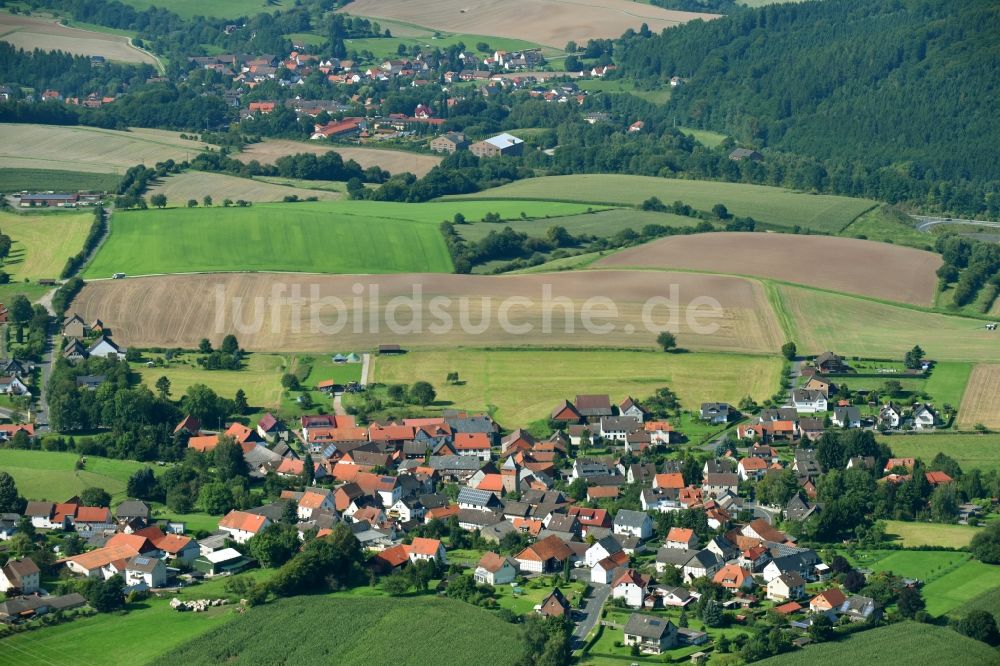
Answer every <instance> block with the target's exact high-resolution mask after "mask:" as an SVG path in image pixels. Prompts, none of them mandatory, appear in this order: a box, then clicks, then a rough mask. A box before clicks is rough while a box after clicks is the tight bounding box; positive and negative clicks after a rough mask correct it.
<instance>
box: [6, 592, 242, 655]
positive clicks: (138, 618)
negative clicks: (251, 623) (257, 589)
mask: <svg viewBox="0 0 1000 666" xmlns="http://www.w3.org/2000/svg"><path fill="white" fill-rule="evenodd" d="M200 588H201V586H199V587H195V588H192V591H199V590H200ZM220 592H221V590H220ZM181 594H184V593H183V592H182V593H181ZM215 596H216V597H218V596H221V595H220V594H218V593H217V594H216V595H215ZM129 609H130V610H129V612H128V613H124V614H119V613H101V614H98V615H91V616H89V617H84V618H76V619H73V620H72V621H70V622H64V623H63V624H59V625H56V626H52V627H44V628H41V629H37V630H35V631H26V632H24V633H20V634H15V635H12V636H7V637H4V638H3V639H2V640H0V663H2V664H18V665H19V666H76V665H77V664H100V663H107V664H119V665H121V666H140V665H141V664H146V663H148V662H149V661H150V660H152V659H155V658H157V657H159V656H161V655H166V654H170V653H171V652H172V651H173V650H174V648H176V647H177V646H179V645H181V644H182V643H184V642H185V641H190V640H192V639H193V638H195V637H197V636H198V635H200V634H202V633H204V632H206V631H208V630H210V629H213V628H215V627H220V626H222V625H225V624H226V623H227V622H229V621H231V620H232V619H233V618H234V617H236V611H235V610H234V609H233V607H232V606H228V607H216V608H212V609H210V610H209V611H208V612H205V613H179V612H177V611H175V610H174V609H172V608H171V607H170V604H169V602H168V600H167V599H156V598H153V599H150V600H149V601H146V602H141V603H136V604H130V605H129ZM136 636H142V637H143V638H142V640H135V637H136Z"/></svg>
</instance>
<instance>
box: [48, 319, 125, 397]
mask: <svg viewBox="0 0 1000 666" xmlns="http://www.w3.org/2000/svg"><path fill="white" fill-rule="evenodd" d="M62 336H63V340H64V341H65V346H64V347H63V350H62V357H63V358H64V359H66V360H67V361H74V362H75V361H82V360H85V359H88V358H92V357H97V358H116V359H118V360H125V355H126V352H127V350H126V349H123V348H121V347H119V346H118V345H117V344H116V343H115V342H114V341H113V340H112V339H111V331H110V330H109V329H108V328H107V327H105V325H104V323H103V322H102V321H101V320H100V319H95V320H94V321H93V322H91V323H90V324H87V322H85V321H84V320H83V319H82V318H81V317H80V315H78V314H76V313H73V314H72V315H70V316H69V317H66V318H65V319H64V320H63V322H62ZM90 379H91V380H92V379H93V378H90ZM99 383H100V382H98V384H99ZM96 387H97V386H96V385H90V384H88V385H87V386H86V388H96Z"/></svg>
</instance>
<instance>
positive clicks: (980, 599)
mask: <svg viewBox="0 0 1000 666" xmlns="http://www.w3.org/2000/svg"><path fill="white" fill-rule="evenodd" d="M974 610H984V611H986V612H988V613H992V614H993V615H994V616H995V617H1000V587H994V588H991V589H989V590H986V591H985V592H983V593H982V594H980V595H978V596H975V597H973V598H972V599H970V600H969V601H967V602H965V603H964V604H962V605H961V606H958V607H957V608H953V609H952V610H951V612H950V613H948V614H949V615H950V616H951V617H963V616H965V615H967V614H968V613H969V612H971V611H974Z"/></svg>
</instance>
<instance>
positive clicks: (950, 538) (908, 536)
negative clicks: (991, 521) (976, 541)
mask: <svg viewBox="0 0 1000 666" xmlns="http://www.w3.org/2000/svg"><path fill="white" fill-rule="evenodd" d="M981 530H982V528H981V527H969V526H968V525H946V524H942V523H914V522H904V521H901V520H887V521H886V522H885V531H886V534H888V535H894V536H896V537H898V538H899V541H900V542H901V543H902V544H903V547H904V548H915V547H918V546H946V547H948V548H965V547H966V546H968V545H969V542H970V541H972V537H973V536H974V535H975V534H976V533H977V532H980V531H981Z"/></svg>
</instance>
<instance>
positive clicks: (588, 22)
mask: <svg viewBox="0 0 1000 666" xmlns="http://www.w3.org/2000/svg"><path fill="white" fill-rule="evenodd" d="M342 11H345V12H347V13H350V14H354V15H356V16H371V17H374V18H378V19H393V20H396V21H403V22H406V23H415V24H417V25H422V26H427V27H429V28H434V29H436V30H445V31H448V32H454V33H470V34H477V33H482V32H489V33H490V34H491V35H495V36H497V37H510V38H515V39H524V40H528V41H530V42H534V43H536V44H545V45H547V46H553V47H556V48H560V49H561V48H562V47H563V46H565V44H566V42H567V41H568V40H571V39H572V40H575V41H577V42H579V43H581V44H585V43H586V42H587V40H588V39H592V38H597V37H601V38H608V39H617V38H618V37H621V34H622V33H623V32H625V31H626V30H627V29H629V28H633V29H635V30H638V29H639V26H640V25H642V24H643V23H645V24H646V25H648V26H649V29H650V30H652V31H653V32H656V33H658V32H660V31H661V30H663V29H664V28H670V27H673V26H675V25H678V24H681V23H685V22H687V21H691V20H694V19H696V18H703V19H708V18H714V17H715V15H714V14H695V13H692V12H681V11H673V10H667V9H661V8H659V7H654V6H652V5H646V4H640V3H633V2H629V0H602V1H601V2H599V3H593V2H587V1H586V0H561V1H560V0H512V1H511V2H505V3H496V2H491V1H490V0H471V1H469V0H463V1H462V2H459V1H458V0H442V1H440V2H435V3H433V4H418V3H412V2H397V1H394V0H356V1H355V2H352V3H351V4H350V5H349V6H347V7H345V8H344V10H342ZM484 27H488V28H489V30H484Z"/></svg>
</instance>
